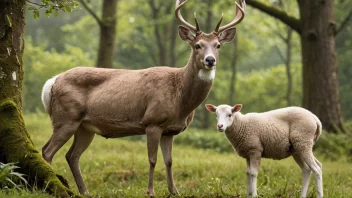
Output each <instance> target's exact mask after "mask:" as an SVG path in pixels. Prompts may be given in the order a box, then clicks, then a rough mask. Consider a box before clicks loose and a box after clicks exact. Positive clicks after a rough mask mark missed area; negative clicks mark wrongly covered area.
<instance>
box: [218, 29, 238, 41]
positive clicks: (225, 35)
mask: <svg viewBox="0 0 352 198" xmlns="http://www.w3.org/2000/svg"><path fill="white" fill-rule="evenodd" d="M235 35H236V28H235V27H233V28H229V29H227V30H225V31H223V32H222V33H221V34H220V36H219V42H220V43H221V44H223V43H227V42H230V41H232V39H233V38H235Z"/></svg>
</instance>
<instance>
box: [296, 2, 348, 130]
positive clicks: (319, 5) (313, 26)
mask: <svg viewBox="0 0 352 198" xmlns="http://www.w3.org/2000/svg"><path fill="white" fill-rule="evenodd" d="M298 4H299V8H300V17H301V27H302V28H301V30H302V32H301V45H302V61H303V107H305V108H307V109H309V110H311V111H312V112H313V113H314V114H316V115H317V116H318V117H319V118H320V120H321V121H322V123H323V126H324V127H325V129H326V130H328V131H334V132H337V131H339V130H343V125H342V116H341V107H340V102H339V99H340V98H339V84H338V78H337V77H338V76H337V60H336V47H335V37H334V36H335V23H334V12H333V8H334V1H333V0H326V1H320V0H310V1H305V0H298Z"/></svg>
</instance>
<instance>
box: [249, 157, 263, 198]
mask: <svg viewBox="0 0 352 198" xmlns="http://www.w3.org/2000/svg"><path fill="white" fill-rule="evenodd" d="M260 160H261V153H260V152H256V153H253V154H252V155H251V156H250V157H249V158H247V182H248V183H247V197H248V198H252V197H256V196H257V176H258V171H259V167H260Z"/></svg>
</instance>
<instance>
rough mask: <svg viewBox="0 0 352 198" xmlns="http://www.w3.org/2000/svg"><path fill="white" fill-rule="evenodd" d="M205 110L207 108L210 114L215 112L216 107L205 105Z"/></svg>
mask: <svg viewBox="0 0 352 198" xmlns="http://www.w3.org/2000/svg"><path fill="white" fill-rule="evenodd" d="M205 108H207V109H208V111H210V112H215V111H216V106H214V105H212V104H206V105H205Z"/></svg>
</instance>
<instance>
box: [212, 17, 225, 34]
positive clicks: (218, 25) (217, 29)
mask: <svg viewBox="0 0 352 198" xmlns="http://www.w3.org/2000/svg"><path fill="white" fill-rule="evenodd" d="M223 18H224V13H222V14H221V18H220V21H219V22H218V24H217V25H216V28H215V30H214V32H219V28H220V24H221V22H222V19H223Z"/></svg>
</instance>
